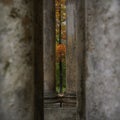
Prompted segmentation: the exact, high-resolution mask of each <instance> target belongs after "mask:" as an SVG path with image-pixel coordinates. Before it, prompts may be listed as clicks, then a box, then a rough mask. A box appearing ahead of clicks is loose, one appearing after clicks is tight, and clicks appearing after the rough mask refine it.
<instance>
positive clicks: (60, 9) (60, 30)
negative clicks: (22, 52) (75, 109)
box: [56, 0, 66, 93]
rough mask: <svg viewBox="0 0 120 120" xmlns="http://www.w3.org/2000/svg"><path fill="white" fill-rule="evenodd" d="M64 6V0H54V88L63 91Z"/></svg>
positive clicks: (64, 50)
mask: <svg viewBox="0 0 120 120" xmlns="http://www.w3.org/2000/svg"><path fill="white" fill-rule="evenodd" d="M65 54H66V6H65V0H56V80H57V84H56V89H57V92H58V93H63V92H64V91H65V86H66V85H65V84H66V82H65V69H66V68H65V57H66V56H65Z"/></svg>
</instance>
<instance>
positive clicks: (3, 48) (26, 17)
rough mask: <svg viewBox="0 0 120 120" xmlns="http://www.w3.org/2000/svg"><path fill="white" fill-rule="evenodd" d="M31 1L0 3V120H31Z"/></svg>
mask: <svg viewBox="0 0 120 120" xmlns="http://www.w3.org/2000/svg"><path fill="white" fill-rule="evenodd" d="M32 2H33V1H32V0H30V1H27V0H2V1H0V120H33V113H34V112H33V63H32V58H33V55H32V52H33V29H32V28H33V25H32V9H33V8H32V5H33V3H32Z"/></svg>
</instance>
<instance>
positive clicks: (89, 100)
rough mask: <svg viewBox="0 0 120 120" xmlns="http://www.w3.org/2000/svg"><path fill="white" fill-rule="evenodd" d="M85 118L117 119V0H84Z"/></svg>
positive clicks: (119, 43)
mask: <svg viewBox="0 0 120 120" xmlns="http://www.w3.org/2000/svg"><path fill="white" fill-rule="evenodd" d="M86 62H87V68H88V73H87V79H86V117H87V120H120V0H98V1H96V0H87V60H86Z"/></svg>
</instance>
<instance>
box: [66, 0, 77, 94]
mask: <svg viewBox="0 0 120 120" xmlns="http://www.w3.org/2000/svg"><path fill="white" fill-rule="evenodd" d="M66 11H67V42H66V93H67V94H71V95H76V65H77V63H76V56H77V53H76V30H75V28H76V27H75V0H67V4H66Z"/></svg>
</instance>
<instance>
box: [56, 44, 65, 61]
mask: <svg viewBox="0 0 120 120" xmlns="http://www.w3.org/2000/svg"><path fill="white" fill-rule="evenodd" d="M65 54H66V46H65V45H64V44H56V61H57V62H59V61H60V60H61V61H64V60H65Z"/></svg>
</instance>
